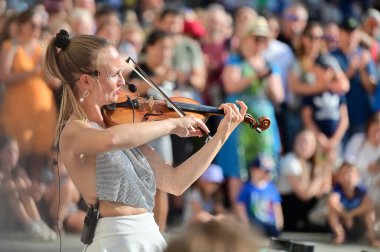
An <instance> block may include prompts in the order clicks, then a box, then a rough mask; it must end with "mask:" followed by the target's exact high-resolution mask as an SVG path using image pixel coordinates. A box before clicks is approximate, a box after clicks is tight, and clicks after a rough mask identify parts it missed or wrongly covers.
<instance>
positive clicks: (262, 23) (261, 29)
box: [246, 16, 271, 37]
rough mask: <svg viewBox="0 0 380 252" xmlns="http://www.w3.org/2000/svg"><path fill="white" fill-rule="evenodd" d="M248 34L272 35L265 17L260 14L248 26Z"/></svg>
mask: <svg viewBox="0 0 380 252" xmlns="http://www.w3.org/2000/svg"><path fill="white" fill-rule="evenodd" d="M246 35H254V36H262V37H270V36H271V30H270V27H269V23H268V21H267V20H266V18H265V17H262V16H258V17H256V18H255V21H254V22H253V23H252V24H251V25H250V26H249V27H248V28H247V31H246Z"/></svg>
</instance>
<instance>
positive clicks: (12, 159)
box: [0, 141, 19, 170]
mask: <svg viewBox="0 0 380 252" xmlns="http://www.w3.org/2000/svg"><path fill="white" fill-rule="evenodd" d="M0 159H1V163H2V165H3V166H4V168H6V169H9V170H11V169H13V168H14V167H16V165H17V162H18V159H19V149H18V145H17V142H16V141H11V142H10V143H8V144H7V145H6V146H5V147H4V148H3V149H2V150H1V151H0Z"/></svg>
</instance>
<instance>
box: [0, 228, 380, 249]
mask: <svg viewBox="0 0 380 252" xmlns="http://www.w3.org/2000/svg"><path fill="white" fill-rule="evenodd" d="M170 235H172V234H170V233H169V234H166V236H165V237H166V238H169V237H170ZM282 238H286V239H292V240H296V241H300V242H303V243H307V244H312V245H314V246H315V249H314V252H364V251H365V252H379V251H380V249H377V250H376V249H373V248H370V247H368V246H366V245H365V244H345V245H341V246H333V245H331V244H329V243H328V240H329V238H330V237H329V235H327V234H302V233H285V234H283V236H282ZM82 249H83V244H82V243H81V242H80V236H79V235H75V234H65V235H64V236H63V237H62V247H61V249H60V242H59V240H57V241H54V242H38V241H33V240H30V239H27V238H26V236H25V235H23V233H21V232H12V233H2V234H0V252H27V251H28V252H60V251H61V252H75V251H79V252H80V251H82ZM264 251H268V252H269V251H276V250H269V249H263V252H264Z"/></svg>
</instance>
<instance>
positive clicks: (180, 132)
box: [172, 115, 210, 137]
mask: <svg viewBox="0 0 380 252" xmlns="http://www.w3.org/2000/svg"><path fill="white" fill-rule="evenodd" d="M173 121H174V124H175V128H174V129H173V131H172V134H175V135H177V136H179V137H195V136H197V137H202V136H203V133H202V131H201V129H202V130H203V131H204V132H206V133H209V132H210V130H209V129H208V128H207V126H206V124H205V123H204V122H203V121H202V120H201V119H199V118H196V117H194V116H193V115H189V116H185V117H181V118H175V119H173Z"/></svg>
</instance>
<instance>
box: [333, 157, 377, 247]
mask: <svg viewBox="0 0 380 252" xmlns="http://www.w3.org/2000/svg"><path fill="white" fill-rule="evenodd" d="M328 220H329V224H330V226H331V229H332V231H333V233H334V236H335V238H334V240H333V242H334V243H335V244H341V243H343V242H344V241H345V239H346V238H347V239H350V240H357V239H360V238H361V236H362V234H363V233H365V232H363V231H364V230H366V231H367V238H368V241H369V244H370V245H371V246H374V247H380V241H378V240H376V239H375V233H374V207H373V203H372V201H371V199H370V198H369V196H368V195H367V191H366V189H365V188H364V187H363V186H362V185H360V173H359V171H358V169H357V167H356V166H355V165H352V164H349V163H344V164H343V165H342V166H341V167H340V169H339V170H338V171H337V176H336V185H335V186H334V189H333V192H332V193H331V195H330V196H329V198H328Z"/></svg>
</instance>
